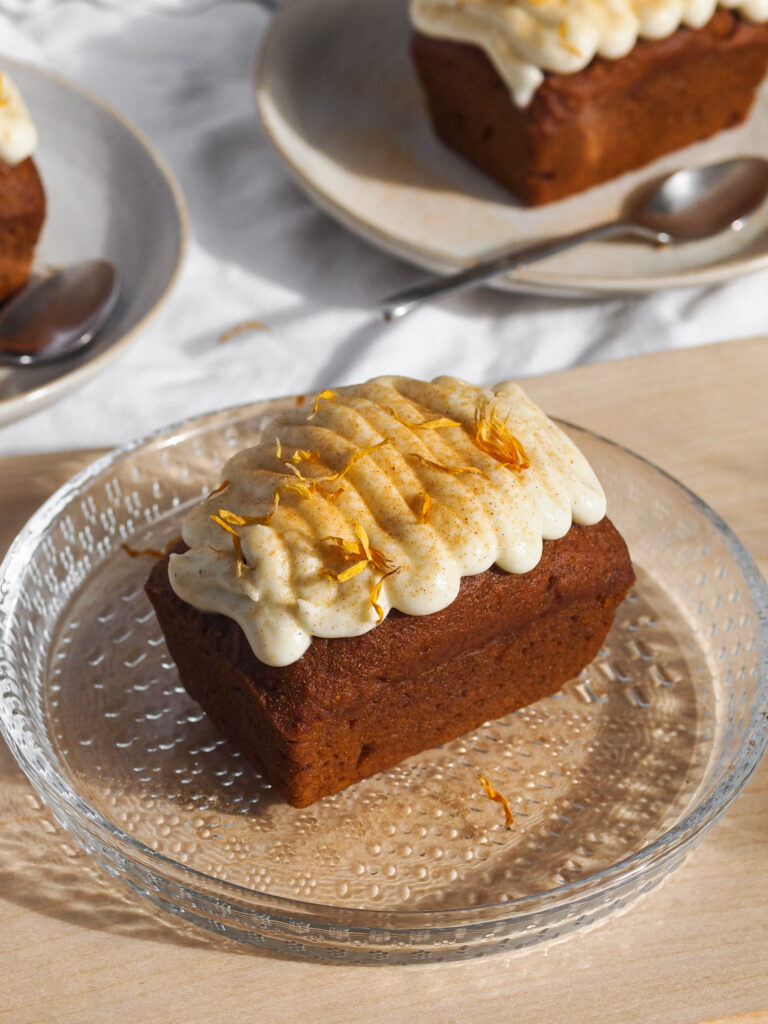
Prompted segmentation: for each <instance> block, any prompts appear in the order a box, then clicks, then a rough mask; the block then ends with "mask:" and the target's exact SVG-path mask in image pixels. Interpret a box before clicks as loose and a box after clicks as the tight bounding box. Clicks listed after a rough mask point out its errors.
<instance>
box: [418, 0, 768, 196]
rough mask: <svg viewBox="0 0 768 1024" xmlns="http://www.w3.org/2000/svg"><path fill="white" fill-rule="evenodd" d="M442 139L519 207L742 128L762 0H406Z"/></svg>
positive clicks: (763, 24) (752, 86)
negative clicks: (518, 202) (519, 203)
mask: <svg viewBox="0 0 768 1024" xmlns="http://www.w3.org/2000/svg"><path fill="white" fill-rule="evenodd" d="M411 17H412V21H413V24H414V26H415V33H414V36H413V39H412V46H411V51H412V55H413V59H414V62H415V66H416V69H417V71H418V75H419V78H420V81H421V84H422V86H423V90H424V94H425V97H426V102H427V107H428V111H429V115H430V118H431V121H432V124H433V126H434V129H435V131H436V133H437V134H438V136H439V137H440V138H441V139H442V141H443V142H445V143H446V144H447V145H449V146H451V147H452V148H453V149H455V150H457V151H458V152H459V153H461V154H462V155H463V156H464V157H466V158H467V159H468V160H469V161H471V162H472V163H473V164H475V165H476V166H477V167H479V168H480V169H481V170H482V171H484V172H485V173H486V174H488V175H489V176H490V177H492V178H494V179H495V180H497V181H498V182H500V183H501V184H502V185H504V186H505V187H507V188H508V189H509V190H510V191H511V192H512V193H514V195H515V196H517V197H518V198H519V199H521V200H522V201H523V202H524V203H527V204H530V205H538V204H541V203H547V202H551V201H553V200H555V199H560V198H562V197H564V196H567V195H571V194H573V193H576V192H580V191H583V190H585V189H588V188H590V187H592V186H593V185H596V184H598V183H600V182H603V181H606V180H608V179H610V178H614V177H616V176H617V175H619V174H622V173H624V172H626V171H630V170H634V169H636V168H638V167H642V166H643V165H645V164H647V163H649V162H650V161H652V160H654V159H656V158H657V157H659V156H661V155H663V154H665V153H668V152H671V151H673V150H677V149H680V148H682V147H683V146H687V145H689V144H690V143H693V142H697V141H699V140H701V139H705V138H707V137H709V136H711V135H714V134H715V133H717V132H719V131H721V130H723V129H725V128H729V127H732V126H734V125H736V124H739V123H740V122H741V121H743V120H744V118H745V117H746V116H747V114H748V113H749V110H750V108H751V106H752V103H753V102H754V98H755V94H756V90H757V88H758V86H759V85H760V82H761V81H762V80H763V78H764V76H765V73H766V69H768V0H744V2H741V3H739V2H726V3H724V4H721V5H720V6H717V5H716V3H715V0H687V2H680V0H677V2H675V0H646V2H640V0H611V2H609V0H412V3H411Z"/></svg>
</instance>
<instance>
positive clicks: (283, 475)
mask: <svg viewBox="0 0 768 1024" xmlns="http://www.w3.org/2000/svg"><path fill="white" fill-rule="evenodd" d="M223 476H224V480H223V482H222V484H221V485H220V486H219V487H218V488H216V490H215V491H213V492H212V493H211V495H210V496H209V497H208V498H207V499H205V500H204V501H203V502H202V503H201V504H200V505H199V506H197V507H196V508H195V509H194V510H193V511H192V512H191V513H190V514H189V515H188V517H187V519H186V520H185V523H184V527H183V542H182V543H181V544H180V545H179V547H178V548H177V550H176V552H175V553H172V554H171V555H170V556H166V558H164V559H163V560H162V561H159V562H158V563H157V565H156V566H155V568H154V570H153V572H152V574H151V576H150V579H149V581H148V584H147V592H148V594H149V596H150V598H151V600H152V603H153V605H154V607H155V609H156V612H157V615H158V618H159V621H160V624H161V626H162V629H163V632H164V634H165V637H166V640H167V643H168V647H169V650H170V652H171V654H172V656H173V658H174V659H175V661H176V663H177V666H178V669H179V673H180V677H181V680H182V682H183V684H184V685H185V687H186V688H187V690H188V691H189V693H190V694H191V695H192V696H193V697H194V698H195V700H197V701H198V702H199V703H200V704H201V705H202V707H203V708H204V709H205V711H206V712H207V713H208V715H209V716H210V718H211V719H212V720H213V722H214V723H215V724H216V725H217V726H218V728H219V729H220V730H221V732H222V733H223V734H224V735H225V736H227V737H228V738H229V739H230V740H231V741H232V742H233V743H234V744H235V745H236V747H237V748H238V749H239V750H240V751H242V753H243V754H244V755H246V756H247V757H248V758H250V759H251V760H252V761H253V762H254V763H256V764H259V765H261V766H262V767H263V768H264V769H265V771H266V774H267V777H268V778H269V780H270V781H271V782H272V783H273V784H274V785H275V786H277V787H278V788H279V790H280V791H281V792H282V794H283V795H284V796H285V798H286V799H287V800H288V802H289V803H291V804H293V805H295V806H306V805H307V804H310V803H313V802H314V801H315V800H318V799H320V798H321V797H323V796H326V795H329V794H331V793H334V792H337V791H338V790H340V789H342V788H344V787H345V786H348V785H350V784H351V783H353V782H356V781H358V780H359V779H362V778H365V777H366V776H368V775H371V774H373V773H375V772H378V771H381V770H382V769H384V768H388V767H391V766H393V765H395V764H397V763H399V762H400V761H402V760H403V759H405V758H407V757H409V756H410V755H412V754H415V753H417V752H419V751H421V750H424V749H427V748H430V747H434V746H437V745H439V744H441V743H443V742H446V741H447V740H450V739H453V738H455V737H456V736H459V735H461V734H462V733H464V732H466V731H468V730H470V729H473V728H476V727H477V726H479V725H480V724H482V722H484V721H486V720H488V719H490V718H497V717H501V716H503V715H505V714H508V713H509V712H511V711H513V710H515V709H516V708H519V707H521V706H523V705H524V704H528V703H531V702H532V701H535V700H538V699H539V698H540V697H543V696H545V695H549V694H552V693H554V692H555V691H557V690H558V689H560V687H561V686H562V685H563V684H564V683H565V682H566V681H567V680H568V679H569V678H571V677H572V676H574V675H576V674H577V673H578V672H579V671H580V669H581V668H583V667H584V665H585V664H587V663H588V662H589V661H590V660H591V659H592V658H593V657H594V656H595V654H596V653H597V650H598V649H599V647H600V645H601V644H602V642H603V640H604V638H605V636H606V633H607V631H608V629H609V627H610V625H611V622H612V620H613V617H614V613H615V610H616V607H617V606H618V604H619V603H620V601H621V600H622V599H623V597H624V595H625V594H626V592H627V589H628V587H629V586H630V585H631V583H632V582H633V579H634V576H633V572H632V566H631V563H630V559H629V555H628V553H627V548H626V545H625V543H624V541H623V540H622V538H621V537H620V535H619V534H618V532H617V531H616V529H615V528H614V527H613V526H612V524H611V523H610V522H609V520H608V519H606V518H605V496H604V494H603V491H602V488H601V487H600V484H599V483H598V481H597V479H596V477H595V475H594V473H593V471H592V470H591V468H590V467H589V465H588V464H587V462H586V460H585V459H584V457H583V456H582V455H581V453H580V452H579V451H578V450H577V448H576V447H575V446H574V444H573V443H572V442H571V441H570V440H569V439H568V437H567V436H566V435H565V434H564V433H563V432H562V431H561V430H560V429H559V428H558V427H556V426H555V425H554V424H553V423H551V421H549V420H548V419H547V418H546V417H545V416H544V414H543V413H542V412H541V410H539V409H538V408H537V407H536V406H535V405H533V403H531V402H530V401H529V400H528V399H527V398H526V397H525V395H524V394H523V392H522V391H521V390H520V389H519V388H517V387H516V386H515V385H513V384H503V385H500V386H499V387H497V388H495V389H494V390H492V391H490V390H489V391H485V390H482V389H479V388H475V387H471V386H470V385H468V384H465V383H463V382H462V381H458V380H454V379H452V378H438V380H436V381H434V382H433V383H431V384H427V383H423V382H420V381H415V380H411V379H409V378H401V377H383V378H377V379H375V380H373V381H369V382H368V383H367V384H364V385H357V386H354V387H346V388H340V389H338V390H337V391H334V392H322V393H321V394H320V395H319V396H318V398H317V400H316V402H315V404H314V406H313V407H310V408H309V409H306V408H305V409H293V410H291V411H290V412H287V413H284V414H282V415H281V416H279V417H278V418H277V419H276V420H274V421H273V422H272V423H271V424H269V425H268V426H267V427H266V429H265V431H264V434H263V438H262V441H261V442H260V444H259V445H258V446H256V447H255V448H250V449H247V450H245V451H243V452H241V453H239V454H238V455H236V456H235V457H234V458H232V459H231V460H230V461H229V462H228V463H227V465H226V466H225V467H224V470H223Z"/></svg>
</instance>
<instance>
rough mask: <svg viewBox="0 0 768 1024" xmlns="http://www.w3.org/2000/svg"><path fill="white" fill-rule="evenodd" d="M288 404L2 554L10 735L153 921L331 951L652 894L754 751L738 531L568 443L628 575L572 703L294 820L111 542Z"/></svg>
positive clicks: (171, 518) (406, 951)
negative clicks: (582, 461) (188, 684)
mask: <svg viewBox="0 0 768 1024" xmlns="http://www.w3.org/2000/svg"><path fill="white" fill-rule="evenodd" d="M279 407H280V403H264V404H259V405H255V406H249V407H246V408H243V409H236V410H228V411H225V412H223V413H217V414H214V415H212V416H210V417H206V418H205V419H203V420H198V421H194V422H193V423H190V424H187V425H183V426H182V427H179V428H176V429H175V430H173V431H170V432H168V433H166V434H162V435H159V436H156V437H153V438H151V439H149V440H148V441H145V442H143V443H141V444H138V445H135V446H130V447H129V448H127V449H125V450H123V451H121V452H119V453H116V454H115V455H112V456H109V457H107V458H106V459H104V460H101V461H100V462H99V463H97V464H95V466H94V467H92V468H90V469H89V470H87V471H86V472H85V473H84V474H81V476H80V477H78V478H76V479H75V480H74V481H73V482H72V483H70V484H69V485H67V486H66V487H65V488H63V489H62V491H60V492H59V493H58V494H57V495H55V496H54V498H53V499H51V501H50V502H49V503H48V504H47V505H46V506H45V507H44V508H43V509H42V510H41V511H40V512H39V513H38V514H37V515H36V516H35V517H34V518H33V520H32V521H31V522H30V523H29V524H28V526H27V527H26V529H25V531H24V532H23V533H22V535H21V536H20V537H19V538H18V540H17V541H16V543H15V545H14V546H13V548H12V549H11V552H10V553H9V555H8V558H7V559H6V562H5V565H4V575H3V579H2V583H0V587H1V588H2V589H0V626H1V627H2V633H1V634H0V673H1V675H2V698H1V701H2V702H1V703H0V723H1V724H2V728H3V732H4V735H5V736H6V738H7V739H8V741H9V743H10V745H11V749H12V750H13V751H14V753H15V755H16V757H17V758H18V760H19V762H20V764H21V765H22V767H23V768H24V770H25V771H26V772H27V774H28V776H29V777H30V779H31V780H32V782H33V784H34V785H35V786H36V788H37V789H38V791H39V792H40V794H41V795H42V796H43V798H44V799H46V800H47V801H48V803H49V804H50V806H51V807H52V809H53V811H54V813H55V815H56V817H57V819H58V820H59V821H60V822H61V823H62V824H64V825H65V826H66V827H67V828H69V829H70V830H71V831H72V832H73V833H74V834H75V835H76V836H77V837H78V838H79V839H80V841H81V842H82V843H83V844H84V845H85V847H86V848H87V849H88V850H90V851H91V852H92V853H93V854H94V856H95V857H96V858H97V860H99V861H100V862H101V863H102V864H103V865H104V867H106V869H107V870H108V871H109V872H110V874H112V875H113V876H114V877H116V878H118V879H120V880H121V881H123V882H125V883H127V884H128V885H129V886H130V887H131V888H132V889H134V891H136V892H137V893H138V894H140V895H141V896H144V897H146V898H149V899H150V900H152V902H154V903H155V904H156V905H157V906H158V907H161V908H162V909H164V910H168V911H171V912H175V913H178V914H181V915H183V916H184V917H186V918H187V919H188V920H192V921H196V922H197V923H199V924H201V925H202V926H204V927H207V928H212V929H215V930H218V931H222V932H225V933H227V934H229V935H232V936H234V937H235V938H238V939H241V940H243V941H246V942H250V943H253V944H255V945H261V946H266V947H270V948H277V949H281V950H284V951H288V952H292V953H294V954H296V955H301V956H310V957H316V958H320V959H342V960H343V959H349V960H358V961H367V962H389V963H392V962H408V961H410V960H426V959H447V958H461V957H468V956H475V955H478V954H480V953H483V952H487V951H493V950H498V949H506V950H509V949H514V948H519V947H522V946H526V945H529V944H531V943H533V942H538V941H542V940H544V939H551V938H553V937H556V936H558V935H560V934H563V933H565V932H568V931H570V930H572V929H573V928H575V927H578V926H582V925H584V924H586V923H588V922H590V921H593V920H595V919H597V918H599V917H601V916H602V915H604V914H606V913H608V912H609V911H611V910H614V909H617V908H618V907H621V906H623V905H625V904H626V903H627V902H629V901H630V900H631V899H633V898H634V897H636V896H637V895H639V894H640V893H641V892H643V891H645V890H646V889H648V888H650V887H651V886H652V885H654V884H656V883H657V882H658V881H659V880H660V879H661V878H663V877H664V876H665V875H666V874H667V873H668V872H669V871H670V870H671V869H672V868H673V867H675V866H676V865H677V864H678V863H679V862H680V861H681V860H682V859H683V857H684V856H685V854H686V853H687V852H688V851H689V850H690V849H691V848H692V846H693V845H694V844H695V843H696V842H697V841H698V840H699V839H700V838H701V836H702V835H703V834H704V833H705V831H706V830H707V828H708V827H709V826H710V825H711V824H712V823H713V822H714V821H715V820H716V819H717V817H718V816H719V815H720V814H721V813H722V811H723V810H724V809H725V808H726V807H727V805H728V803H729V802H730V801H731V800H732V799H733V798H734V796H735V795H736V794H737V793H738V791H739V789H740V788H741V786H743V784H744V782H745V781H746V779H747V778H748V777H749V775H750V774H751V772H752V771H753V770H754V768H755V767H756V765H757V763H758V762H759V759H760V756H761V755H762V752H763V750H764V747H765V745H766V734H767V732H768V727H767V724H766V691H767V689H768V681H767V679H766V655H765V638H764V636H762V637H761V623H764V622H765V617H766V592H765V585H764V583H763V581H762V580H761V579H760V577H759V575H758V574H757V572H756V570H755V569H754V566H753V565H752V563H751V561H750V559H749V556H748V555H747V554H746V552H745V551H744V549H743V548H742V547H741V545H740V544H739V542H738V541H737V540H736V539H735V538H734V537H733V536H732V534H731V533H730V531H729V530H728V529H727V527H725V526H724V524H722V523H721V522H720V521H719V520H718V519H717V517H716V516H715V515H714V513H712V512H711V510H709V509H708V508H707V507H706V506H704V505H703V504H702V503H701V502H700V501H699V500H698V499H696V498H695V497H694V496H692V495H690V494H689V493H688V492H687V491H685V490H684V489H683V488H682V487H681V486H680V485H679V484H677V483H676V482H675V481H674V480H671V479H670V478H669V477H667V476H665V475H664V474H663V473H662V472H661V471H659V470H658V469H656V468H655V467H653V466H651V465H650V464H648V463H647V462H645V461H643V460H642V459H640V458H638V457H636V456H633V455H631V454H630V453H628V452H626V451H624V450H623V449H621V448H619V447H617V446H615V445H612V444H610V443H609V442H606V441H603V440H601V439H599V438H596V437H594V436H593V435H590V434H588V433H586V432H584V431H581V430H578V429H576V428H568V429H569V430H570V431H571V433H572V434H573V436H574V437H575V439H576V441H577V443H578V444H579V445H580V446H581V447H582V449H583V450H584V451H585V453H586V455H587V456H588V457H589V459H590V460H591V461H592V463H593V465H594V467H595V469H596V470H597V472H598V474H599V476H600V477H601V480H602V481H603V484H604V486H605V487H606V490H607V492H608V497H609V514H610V515H611V517H612V518H613V520H614V521H615V522H616V524H617V526H618V527H619V529H620V530H621V531H622V533H623V534H624V536H625V538H626V539H627V542H628V544H629V547H630V551H631V553H632V556H633V560H634V562H635V565H636V571H637V576H638V581H637V584H636V586H635V587H634V588H633V590H632V592H631V593H630V596H629V598H628V599H627V601H626V602H625V603H624V604H623V605H622V607H621V609H620V610H619V613H618V616H617V619H616V622H615V624H614V627H613V629H612V631H611V633H610V635H609V637H608V639H607V642H606V644H605V646H604V648H603V650H602V651H601V652H600V654H599V655H598V657H597V658H596V659H595V661H594V662H593V663H592V664H591V665H590V666H589V667H588V668H587V669H586V670H585V671H584V672H582V673H581V675H580V676H579V677H578V678H576V679H573V680H571V681H570V682H569V683H568V684H566V686H565V687H564V689H563V690H562V692H561V693H559V694H557V695H556V696H554V697H550V698H548V699H546V700H543V701H540V702H538V703H537V704H535V705H533V706H531V707H528V708H524V709H522V710H521V711H518V712H516V713H515V714H512V715H510V716H508V717H507V718H505V719H502V720H500V721H495V722H488V723H486V724H485V725H483V726H482V727H481V728H480V729H478V730H476V731H475V732H473V733H471V734H468V735H465V736H463V737H461V738H460V739H458V740H455V741H454V742H452V743H449V744H446V745H445V746H443V747H441V748H439V749H436V750H431V751H426V752H425V753H423V754H421V755H419V756H417V757H414V758H411V759H410V760H408V761H406V762H404V763H403V764H401V765H399V766H398V767H396V768H394V769H392V770H390V771H387V772H383V773H381V774H379V775H377V776H375V777H373V778H371V779H368V780H365V781H363V782H361V783H359V784H358V785H356V786H354V787H351V788H349V789H347V790H346V791H344V792H342V793H339V794H337V795H335V796H332V797H328V798H326V799H324V800H322V801H320V802H319V803H317V804H315V805H313V806H312V807H309V808H305V809H302V810H297V809H295V808H291V807H288V806H287V805H286V804H285V803H284V802H283V801H282V800H281V799H280V798H279V796H278V795H277V794H276V793H275V792H274V791H273V790H272V789H271V787H270V786H269V784H268V783H267V781H266V780H265V779H264V778H263V777H262V776H261V775H260V773H259V772H258V771H257V770H255V769H254V768H253V767H252V766H251V765H249V764H248V763H247V762H245V761H244V759H243V758H241V757H240V756H239V754H238V752H237V750H235V749H233V748H232V747H231V746H230V745H229V743H228V742H227V741H225V740H224V739H223V738H222V737H221V736H220V735H219V734H218V733H217V731H216V730H215V728H214V727H213V726H212V725H211V724H210V722H209V721H208V719H207V718H206V716H205V715H204V714H203V713H202V711H201V710H200V708H199V707H198V705H196V704H195V702H194V701H192V700H191V699H190V698H189V697H188V696H187V694H186V692H185V691H184V689H183V687H182V686H181V685H180V683H179V679H178V675H177V673H176V669H175V666H174V664H173V662H172V660H171V659H170V657H169V655H168V652H167V650H166V647H165V642H164V640H163V636H162V633H161V631H160V629H159V626H158V624H157V621H156V619H155V616H154V613H153V611H152V608H151V606H150V604H149V602H148V600H147V598H146V596H145V594H144V591H143V584H144V580H145V578H146V575H147V573H148V571H149V569H150V568H151V564H152V562H151V559H150V558H146V557H145V558H130V557H129V556H128V555H127V554H126V553H125V551H124V550H123V548H122V547H121V544H122V543H123V542H129V543H130V544H131V545H132V546H134V547H137V548H145V547H163V546H164V545H165V544H166V543H167V542H168V541H169V540H170V539H171V538H172V537H173V536H175V535H177V534H178V532H179V524H180V520H181V518H182V517H183V514H184V512H185V510H186V509H187V508H188V507H189V506H190V504H191V503H193V502H194V501H196V500H198V499H199V498H200V497H201V496H202V495H203V494H205V493H207V492H208V491H209V490H210V489H211V488H212V487H215V486H216V485H217V484H218V483H219V480H220V477H219V471H220V468H221V465H222V463H223V462H224V461H225V459H226V458H227V457H228V456H229V455H230V454H232V453H233V451H235V450H236V449H238V448H241V447H243V446H245V445H247V444H250V443H253V442H254V441H255V440H256V439H257V438H258V434H259V430H260V427H261V426H262V425H263V422H264V421H265V419H266V418H267V417H268V416H269V415H271V414H272V413H274V412H275V411H276V410H277V409H278V408H279ZM762 628H763V629H764V628H765V627H764V625H763V626H762ZM481 774H482V775H485V776H486V777H487V778H488V779H490V780H491V782H492V784H493V786H494V787H495V788H496V789H497V790H498V791H499V792H501V793H503V794H504V795H505V796H506V797H507V799H508V800H509V803H510V805H511V809H512V811H513V813H514V822H513V823H512V825H511V827H507V826H506V823H505V817H504V812H503V809H502V808H501V806H500V805H499V804H498V803H495V802H493V801H491V800H489V799H488V798H487V797H486V796H485V795H484V794H483V791H482V787H481V786H480V783H479V780H478V776H479V775H481Z"/></svg>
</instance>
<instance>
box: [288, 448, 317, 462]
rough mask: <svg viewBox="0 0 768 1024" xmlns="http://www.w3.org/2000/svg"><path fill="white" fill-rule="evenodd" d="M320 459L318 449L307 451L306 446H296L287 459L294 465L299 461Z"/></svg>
mask: <svg viewBox="0 0 768 1024" xmlns="http://www.w3.org/2000/svg"><path fill="white" fill-rule="evenodd" d="M319 461H320V450H319V449H318V448H315V449H314V450H313V451H311V452H308V451H307V450H306V448H297V449H296V451H295V452H294V453H293V455H292V456H291V457H290V459H289V460H288V462H289V463H292V464H293V465H294V466H298V464H299V463H300V462H319Z"/></svg>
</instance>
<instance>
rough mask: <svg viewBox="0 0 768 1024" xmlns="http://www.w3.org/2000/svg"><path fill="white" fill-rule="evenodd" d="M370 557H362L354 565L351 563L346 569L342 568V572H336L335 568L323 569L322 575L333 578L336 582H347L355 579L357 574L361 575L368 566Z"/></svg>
mask: <svg viewBox="0 0 768 1024" xmlns="http://www.w3.org/2000/svg"><path fill="white" fill-rule="evenodd" d="M368 565H369V563H368V559H367V558H362V559H361V560H360V561H359V562H355V564H354V565H350V566H349V567H348V568H346V569H342V571H341V572H334V571H333V569H325V568H324V569H321V570H320V575H321V576H323V577H324V578H325V579H329V580H333V582H334V583H346V582H347V580H351V579H353V578H354V577H355V576H359V575H360V573H361V572H363V570H365V569H367V568H368Z"/></svg>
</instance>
